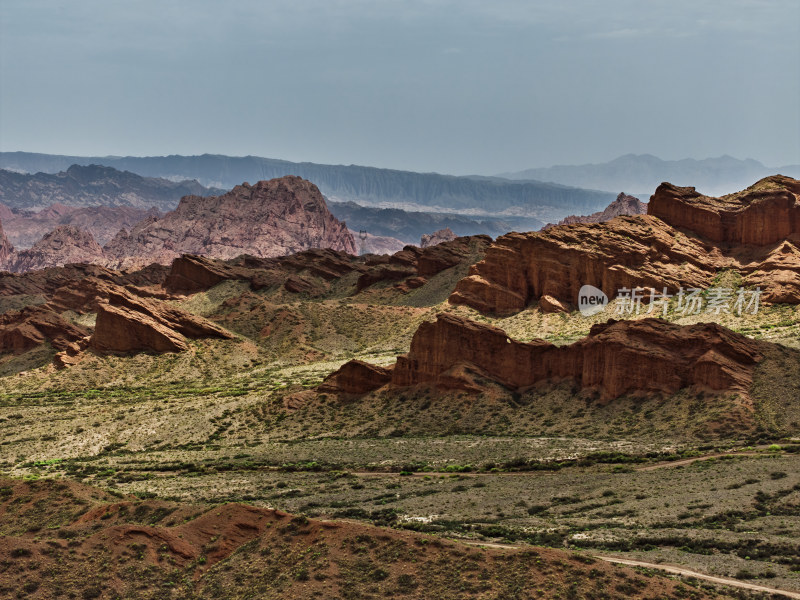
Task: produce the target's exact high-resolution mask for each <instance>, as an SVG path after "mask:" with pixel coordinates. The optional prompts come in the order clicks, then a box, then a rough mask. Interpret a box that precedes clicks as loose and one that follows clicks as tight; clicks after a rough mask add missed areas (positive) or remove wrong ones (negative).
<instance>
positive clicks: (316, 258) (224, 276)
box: [164, 248, 366, 295]
mask: <svg viewBox="0 0 800 600" xmlns="http://www.w3.org/2000/svg"><path fill="white" fill-rule="evenodd" d="M359 260H360V259H357V258H356V257H354V256H352V255H349V254H345V253H344V252H337V251H335V250H330V249H327V248H324V249H320V248H316V249H312V250H306V251H305V252H298V253H297V254H292V255H289V256H282V257H279V258H257V257H254V256H248V255H244V256H240V257H238V258H236V259H233V260H229V261H222V260H215V259H210V258H206V257H201V256H193V255H190V254H185V255H183V256H181V257H179V258H176V259H175V260H174V261H173V263H172V267H171V268H170V272H169V275H168V276H167V278H166V281H165V282H164V287H165V288H166V289H167V290H169V291H171V292H175V293H194V292H199V291H202V290H207V289H210V288H212V287H214V286H215V285H217V284H218V283H220V282H222V281H227V280H243V281H249V282H250V287H251V288H252V289H254V290H259V289H263V288H266V287H271V286H278V285H282V286H284V288H285V289H287V290H288V291H290V292H296V293H311V294H312V295H316V294H319V293H322V292H324V291H325V290H326V289H327V287H326V286H325V285H320V284H319V282H318V281H312V280H311V279H310V278H309V277H313V278H320V279H322V280H323V281H326V282H328V281H333V280H336V279H338V278H340V277H342V276H344V275H346V274H348V273H352V272H353V271H364V270H366V269H365V267H364V265H363V264H362V263H361V262H359Z"/></svg>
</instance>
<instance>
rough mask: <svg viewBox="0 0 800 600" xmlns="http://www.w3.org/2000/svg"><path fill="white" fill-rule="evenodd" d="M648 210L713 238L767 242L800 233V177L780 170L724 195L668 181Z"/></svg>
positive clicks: (730, 241)
mask: <svg viewBox="0 0 800 600" xmlns="http://www.w3.org/2000/svg"><path fill="white" fill-rule="evenodd" d="M647 214H650V215H653V216H656V217H659V218H660V219H662V220H663V221H665V222H666V223H669V224H670V225H672V226H673V227H677V228H679V229H688V230H689V231H693V232H695V233H696V234H698V235H699V236H701V237H704V238H706V239H708V240H711V241H713V242H727V243H730V244H750V245H755V246H764V245H767V244H773V243H775V242H779V241H782V240H785V239H786V238H788V237H790V236H792V235H793V234H800V181H797V180H796V179H792V178H791V177H785V176H783V175H775V176H772V177H767V178H765V179H762V180H760V181H758V182H757V183H755V184H754V185H752V186H750V187H749V188H747V189H746V190H743V191H741V192H737V193H735V194H729V195H727V196H722V197H720V198H713V197H710V196H703V195H702V194H700V193H699V192H697V191H696V190H695V188H693V187H677V186H674V185H672V184H670V183H662V184H661V185H660V186H658V189H656V192H655V194H653V196H652V197H651V198H650V203H649V205H648V209H647Z"/></svg>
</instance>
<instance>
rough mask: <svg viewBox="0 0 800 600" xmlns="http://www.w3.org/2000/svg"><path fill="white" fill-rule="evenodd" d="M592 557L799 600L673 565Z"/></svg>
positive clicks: (799, 595)
mask: <svg viewBox="0 0 800 600" xmlns="http://www.w3.org/2000/svg"><path fill="white" fill-rule="evenodd" d="M593 556H594V558H598V559H600V560H604V561H606V562H610V563H618V564H621V565H627V566H629V567H645V568H647V569H657V570H659V571H666V572H667V573H672V574H674V575H681V576H683V577H694V578H695V579H702V580H704V581H710V582H712V583H719V584H721V585H728V586H731V587H736V588H740V589H744V590H752V591H755V592H767V593H768V594H780V595H782V596H784V597H786V598H798V599H800V593H798V592H788V591H786V590H779V589H776V588H771V587H766V586H763V585H758V584H755V583H748V582H746V581H739V580H738V579H728V578H727V577H715V576H713V575H706V574H704V573H698V572H697V571H692V570H690V569H684V568H683V567H677V566H675V565H660V564H655V563H648V562H644V561H641V560H629V559H627V558H616V557H613V556H603V555H600V554H595V555H593Z"/></svg>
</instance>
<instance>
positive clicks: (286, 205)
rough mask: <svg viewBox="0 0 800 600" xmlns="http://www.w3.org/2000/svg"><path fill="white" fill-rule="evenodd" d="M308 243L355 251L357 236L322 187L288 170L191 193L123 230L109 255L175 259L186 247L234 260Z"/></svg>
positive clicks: (125, 262)
mask: <svg viewBox="0 0 800 600" xmlns="http://www.w3.org/2000/svg"><path fill="white" fill-rule="evenodd" d="M310 248H331V249H333V250H338V251H341V252H347V253H350V254H357V250H356V244H355V241H354V239H353V236H352V234H351V233H350V232H349V231H348V229H347V226H346V225H345V224H344V223H342V222H340V221H338V220H337V219H336V218H335V217H334V216H333V215H332V214H331V213H330V211H329V210H328V207H327V205H326V204H325V200H324V198H323V197H322V194H320V192H319V190H318V189H317V187H316V186H315V185H314V184H313V183H311V182H309V181H306V180H304V179H301V178H299V177H293V176H287V177H281V178H279V179H272V180H270V181H259V182H258V183H256V184H255V185H250V184H247V183H245V184H242V185H238V186H236V187H235V188H233V189H232V190H231V191H230V192H228V193H226V194H223V195H221V196H208V197H200V196H185V197H184V198H182V199H181V202H180V204H179V205H178V208H177V209H175V210H174V211H172V212H169V213H167V214H166V215H165V216H164V218H162V219H157V218H152V219H149V220H146V221H143V222H142V223H139V224H138V225H137V226H136V227H134V228H133V229H132V230H131V231H130V232H128V231H124V230H123V231H121V232H120V233H119V234H118V235H117V236H116V237H115V238H114V239H113V240H112V241H111V242H109V243H108V244H107V245H106V247H105V253H106V257H107V260H108V262H109V264H110V265H111V266H112V267H116V268H126V267H132V266H141V265H144V264H149V263H151V262H158V263H161V264H169V263H171V262H172V260H173V259H175V258H177V257H179V256H180V255H181V254H184V253H190V254H202V255H206V256H211V257H214V258H222V259H230V258H234V257H236V256H239V255H241V254H251V255H254V256H257V257H271V256H283V255H286V254H291V253H294V252H300V251H303V250H307V249H310Z"/></svg>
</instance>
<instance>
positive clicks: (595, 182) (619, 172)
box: [498, 154, 800, 199]
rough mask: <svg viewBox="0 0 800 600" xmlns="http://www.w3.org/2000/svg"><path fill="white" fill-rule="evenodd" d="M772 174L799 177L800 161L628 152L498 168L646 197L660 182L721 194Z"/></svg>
mask: <svg viewBox="0 0 800 600" xmlns="http://www.w3.org/2000/svg"><path fill="white" fill-rule="evenodd" d="M775 174H781V175H788V176H789V177H795V178H797V177H800V165H786V166H781V167H766V166H764V165H763V164H761V163H760V162H758V161H757V160H753V159H752V158H749V159H747V160H739V159H736V158H733V157H732V156H720V157H718V158H706V159H703V160H695V159H693V158H685V159H683V160H661V159H660V158H658V157H656V156H653V155H651V154H626V155H624V156H620V157H619V158H616V159H614V160H612V161H609V162H606V163H599V164H587V165H556V166H553V167H545V168H534V169H526V170H524V171H517V172H513V173H501V174H500V175H498V177H503V178H507V179H513V180H518V181H524V180H529V179H533V180H537V181H552V182H554V183H560V184H563V185H572V186H576V187H582V188H590V189H597V190H608V191H624V192H630V193H633V194H634V195H639V196H640V197H642V199H646V198H647V197H648V196H649V195H650V194H652V193H653V190H655V189H656V187H658V185H659V184H660V183H662V182H664V181H669V182H670V183H673V184H675V185H681V186H693V187H696V188H697V190H698V191H700V192H702V193H704V194H708V195H711V196H722V195H724V194H730V193H733V192H735V191H737V190H740V189H743V188H746V187H747V186H748V185H750V184H751V183H752V182H753V181H755V180H757V179H761V178H763V177H768V176H770V175H775Z"/></svg>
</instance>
